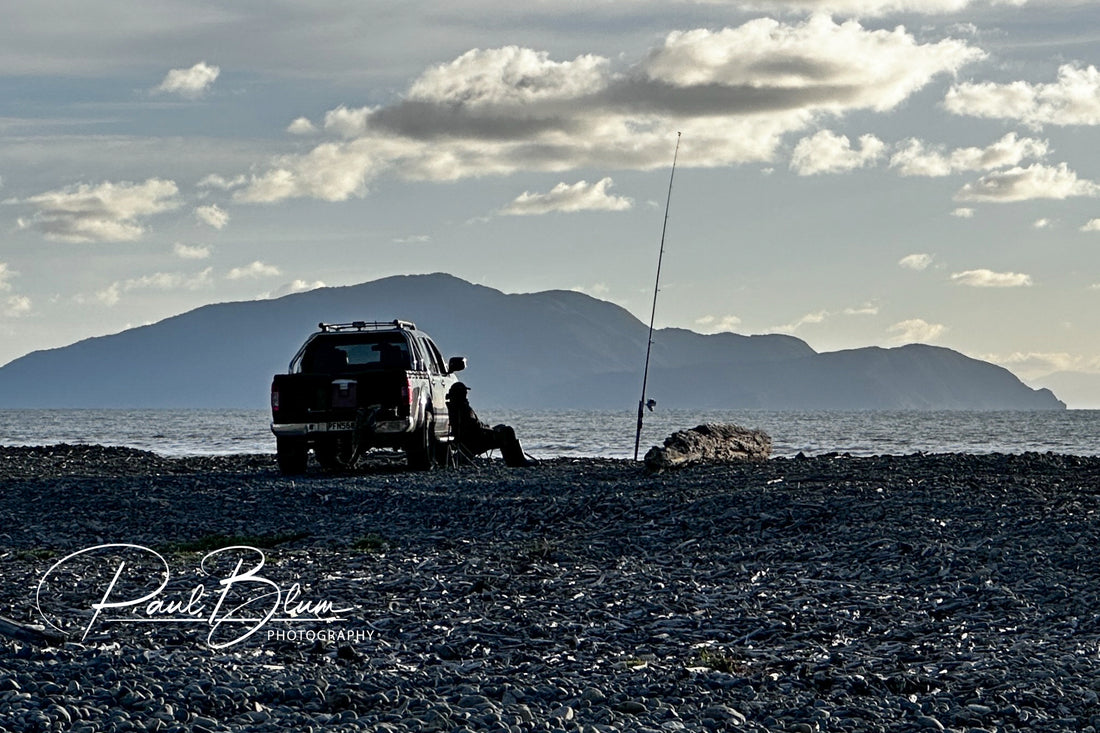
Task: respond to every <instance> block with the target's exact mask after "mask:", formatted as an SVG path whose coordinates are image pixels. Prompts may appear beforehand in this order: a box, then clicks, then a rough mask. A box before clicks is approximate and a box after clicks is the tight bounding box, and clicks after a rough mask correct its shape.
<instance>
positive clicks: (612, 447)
mask: <svg viewBox="0 0 1100 733" xmlns="http://www.w3.org/2000/svg"><path fill="white" fill-rule="evenodd" d="M479 414H480V415H481V418H482V419H483V420H485V421H486V422H489V423H490V424H497V423H508V424H510V425H512V426H514V427H515V428H516V433H517V434H518V435H519V437H520V440H521V441H522V442H523V447H524V449H525V450H526V451H527V452H528V453H530V454H531V455H534V456H535V457H542V458H546V457H555V456H566V457H571V456H575V457H580V456H602V457H610V458H629V457H631V456H633V454H634V434H635V429H636V425H637V412H636V411H634V410H622V411H607V410H556V411H513V410H495V411H494V410H479ZM704 422H733V423H737V424H738V425H743V426H745V427H750V428H760V429H762V430H765V431H767V432H768V434H769V435H771V436H772V440H773V442H774V448H773V455H776V456H793V455H795V454H797V453H799V452H804V453H806V454H807V455H810V454H818V453H827V452H831V451H836V452H840V453H851V454H853V455H876V454H886V453H891V454H907V453H914V452H917V451H923V452H926V453H946V452H967V453H994V452H999V453H1023V452H1027V451H1037V452H1043V453H1045V452H1047V451H1053V452H1055V453H1071V454H1077V455H1100V410H1067V411H1059V412H1054V411H1051V412H962V411H958V412H773V411H765V410H717V411H695V410H661V409H658V410H657V411H656V412H652V413H646V416H645V422H644V429H643V431H642V441H641V453H642V454H644V453H645V451H646V449H648V448H649V446H652V445H659V444H660V443H661V442H662V441H663V440H664V438H665V437H667V436H668V435H669V434H670V433H672V432H674V431H676V430H682V429H686V428H691V427H694V426H696V425H698V424H700V423H704ZM53 443H99V444H102V445H121V446H129V447H133V448H141V449H143V450H149V451H153V452H155V453H159V454H161V455H165V456H185V455H214V454H227V453H274V452H275V439H274V437H273V436H272V434H271V431H270V427H269V415H268V413H267V411H266V410H0V445H49V444H53Z"/></svg>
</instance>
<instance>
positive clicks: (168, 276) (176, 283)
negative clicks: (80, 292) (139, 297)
mask: <svg viewBox="0 0 1100 733" xmlns="http://www.w3.org/2000/svg"><path fill="white" fill-rule="evenodd" d="M213 273H214V269H213V268H211V267H207V268H206V269H204V270H202V271H200V272H197V273H186V272H155V273H153V274H151V275H142V276H140V277H133V278H129V279H126V280H117V281H115V282H113V283H111V284H110V285H108V286H107V287H106V288H104V289H102V290H100V291H99V292H97V293H96V294H95V300H96V301H98V302H100V303H102V304H104V305H108V306H113V305H117V304H118V303H119V302H120V301H121V300H122V296H123V295H124V294H125V293H129V292H132V291H134V290H163V291H169V290H201V289H203V288H208V287H211V286H212V285H213V284H214V280H213ZM78 300H80V299H79V298H78Z"/></svg>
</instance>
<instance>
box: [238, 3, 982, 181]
mask: <svg viewBox="0 0 1100 733" xmlns="http://www.w3.org/2000/svg"><path fill="white" fill-rule="evenodd" d="M983 56H984V53H983V52H982V51H981V50H980V49H977V48H974V47H972V46H969V45H968V44H967V43H966V42H964V41H959V40H950V39H949V40H943V41H939V42H933V43H921V42H919V41H918V40H917V39H916V38H915V37H914V36H913V35H912V34H910V33H908V32H907V31H906V30H905V29H904V28H902V27H898V28H896V29H894V30H892V31H891V30H872V29H866V28H864V27H862V26H861V25H860V24H859V23H857V22H855V21H848V22H844V23H836V22H834V21H833V20H832V19H831V18H829V17H828V16H826V15H814V16H812V17H811V18H809V19H807V20H805V21H802V22H797V23H786V22H781V21H777V20H772V19H768V18H761V19H757V20H752V21H749V22H747V23H745V24H743V25H741V26H738V27H735V28H725V29H721V30H706V29H697V30H689V31H677V32H674V33H670V34H669V35H668V36H667V37H666V38H665V39H664V41H663V42H662V43H660V44H658V45H657V46H656V47H654V48H653V49H651V50H650V51H649V52H648V53H647V54H644V55H643V56H641V57H640V58H639V59H638V60H637V61H636V62H634V63H633V64H632V65H627V64H628V62H627V61H623V62H619V61H616V62H614V64H613V62H612V61H611V60H610V59H607V58H603V57H599V56H593V55H581V56H577V57H575V58H573V59H567V60H562V61H559V60H555V59H552V58H551V57H550V56H549V54H547V53H546V52H544V51H536V50H533V49H528V48H520V47H516V46H508V47H503V48H495V49H476V50H473V51H469V52H467V53H464V54H462V55H461V56H459V57H458V58H456V59H454V60H453V61H450V62H446V63H442V64H439V65H436V66H433V67H431V68H429V69H427V70H425V71H424V72H423V73H422V74H421V75H420V76H419V77H418V78H417V79H416V80H415V81H414V82H413V83H412V84H411V85H410V87H409V89H408V91H407V92H406V93H405V94H404V95H403V96H402V97H400V98H399V99H398V100H396V101H395V102H392V103H389V104H384V105H380V106H377V107H370V108H359V109H353V108H348V107H337V108H336V109H334V110H332V111H331V112H330V113H329V114H328V115H326V118H325V125H324V126H325V132H326V133H327V134H328V135H330V136H332V137H333V138H335V139H333V140H329V141H326V142H323V143H321V144H319V145H317V146H316V147H315V148H314V149H313V150H311V151H309V152H307V153H304V154H300V155H287V156H284V157H281V158H279V159H277V160H275V161H273V162H272V163H271V164H270V165H269V166H268V168H267V169H266V170H261V171H259V172H258V173H256V174H254V175H252V177H251V178H250V179H249V182H248V185H247V186H246V187H245V188H243V189H240V190H238V191H237V192H236V194H235V196H236V198H237V200H240V201H245V202H253V203H265V202H266V203H270V202H277V201H282V200H285V199H289V198H296V197H308V198H317V199H323V200H329V201H342V200H346V199H348V198H350V197H353V196H362V195H365V194H366V193H367V191H368V186H369V185H370V184H371V183H372V181H373V180H374V179H375V178H376V177H378V176H379V175H381V174H383V173H386V172H389V173H392V174H394V175H396V176H397V177H400V178H403V179H406V180H412V181H456V180H460V179H463V178H469V177H483V176H489V175H508V174H512V173H515V172H517V171H524V172H555V173H558V172H563V171H569V170H577V169H584V168H587V169H592V168H596V169H599V168H604V169H608V168H613V169H619V170H650V169H654V168H664V167H666V166H667V165H668V161H669V159H670V157H671V154H672V148H673V144H674V142H675V141H674V139H673V137H672V135H671V133H670V131H682V133H683V138H682V139H683V145H682V147H681V154H680V160H681V162H682V164H683V165H685V166H689V167H690V166H704V167H718V166H729V165H736V164H740V163H747V162H753V163H769V162H772V161H773V160H774V159H775V157H776V154H777V151H778V149H779V148H780V146H781V144H782V142H783V138H784V136H785V135H788V134H789V133H792V132H798V131H802V130H805V129H807V128H808V127H809V126H810V125H812V124H814V123H815V122H816V121H817V120H819V119H820V117H821V115H826V114H827V115H833V116H840V115H843V114H845V113H847V112H850V111H855V110H876V111H885V110H889V109H892V108H894V107H896V106H897V105H898V104H899V103H901V102H902V101H903V100H905V99H906V98H908V97H909V96H910V95H912V94H913V93H914V92H916V91H917V90H919V89H921V88H923V87H925V86H926V85H927V84H928V83H929V82H930V81H931V80H932V79H933V78H934V77H936V76H937V75H940V74H954V73H955V72H957V71H958V70H959V69H960V68H961V67H962V66H963V65H965V64H967V63H969V62H971V61H974V60H976V59H979V58H982V57H983ZM619 63H622V64H624V65H626V67H625V68H623V69H618V68H614V66H615V65H618V64H619ZM873 145H874V144H873V143H872V146H873ZM862 152H863V153H864V154H865V155H870V154H871V152H872V150H871V149H866V150H864V151H862Z"/></svg>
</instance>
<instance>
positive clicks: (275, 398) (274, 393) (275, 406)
mask: <svg viewBox="0 0 1100 733" xmlns="http://www.w3.org/2000/svg"><path fill="white" fill-rule="evenodd" d="M271 411H272V412H278V411H279V390H277V389H273V390H271Z"/></svg>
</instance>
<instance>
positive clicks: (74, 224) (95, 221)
mask: <svg viewBox="0 0 1100 733" xmlns="http://www.w3.org/2000/svg"><path fill="white" fill-rule="evenodd" d="M178 192H179V190H178V189H177V188H176V184H175V183H174V182H172V181H164V180H160V179H158V178H150V179H149V180H147V181H145V182H144V183H128V182H122V183H111V182H104V183H100V184H99V185H97V186H89V185H87V184H80V185H78V186H73V187H69V188H65V189H61V190H58V191H47V192H46V193H41V194H38V195H37V196H31V197H30V198H28V199H25V200H24V201H23V202H22V203H27V204H31V205H32V206H34V207H35V208H36V209H37V211H36V212H35V213H34V215H33V216H32V217H31V218H30V219H20V220H19V221H18V226H19V228H21V229H33V230H36V231H39V232H41V233H42V234H43V235H45V237H46V238H47V239H53V240H58V241H63V242H132V241H134V240H136V239H140V238H141V235H142V234H144V233H145V228H144V227H143V226H142V225H141V220H142V219H145V218H147V217H150V216H153V215H154V214H159V213H161V212H164V211H171V210H173V209H176V208H178V207H179V206H180V203H179V201H178V200H177V199H176V194H177V193H178Z"/></svg>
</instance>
